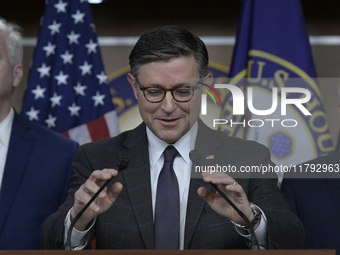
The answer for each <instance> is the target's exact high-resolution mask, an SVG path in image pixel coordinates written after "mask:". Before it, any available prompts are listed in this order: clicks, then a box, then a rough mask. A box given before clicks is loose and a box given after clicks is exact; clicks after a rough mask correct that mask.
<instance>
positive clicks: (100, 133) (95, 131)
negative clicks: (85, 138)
mask: <svg viewBox="0 0 340 255" xmlns="http://www.w3.org/2000/svg"><path fill="white" fill-rule="evenodd" d="M87 128H88V130H89V132H90V136H91V139H92V141H97V140H99V139H103V138H107V137H110V132H109V129H108V128H107V124H106V120H105V118H104V116H101V117H99V118H98V119H95V120H93V121H91V122H89V123H87Z"/></svg>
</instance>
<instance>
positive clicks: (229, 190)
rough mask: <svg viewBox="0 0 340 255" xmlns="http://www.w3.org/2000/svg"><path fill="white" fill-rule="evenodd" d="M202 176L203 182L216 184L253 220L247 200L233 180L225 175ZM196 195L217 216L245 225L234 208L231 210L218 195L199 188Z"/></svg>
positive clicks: (208, 174) (209, 174)
mask: <svg viewBox="0 0 340 255" xmlns="http://www.w3.org/2000/svg"><path fill="white" fill-rule="evenodd" d="M202 176H203V180H204V181H205V182H207V183H209V182H211V183H213V184H216V185H217V186H218V188H219V189H220V190H221V191H222V192H223V193H224V194H225V195H226V196H227V197H228V198H229V199H230V200H231V201H232V202H233V203H234V204H235V205H236V206H237V207H238V208H239V209H240V210H241V211H242V212H243V213H244V214H245V216H246V217H247V218H248V219H249V220H252V219H253V217H254V214H253V211H252V210H251V207H250V203H249V201H248V198H247V196H246V194H245V192H244V190H243V188H242V186H241V185H239V184H238V183H237V182H236V181H235V180H234V179H233V178H231V177H230V176H229V175H227V174H225V173H203V174H202ZM197 193H198V195H199V196H200V197H202V198H203V199H204V200H205V201H206V202H207V203H208V205H210V207H211V208H212V209H213V210H214V211H216V212H217V213H218V214H220V215H222V216H225V217H227V218H229V219H230V220H232V221H234V222H236V223H239V224H245V222H244V220H243V219H242V218H241V217H240V216H239V215H238V213H237V212H236V211H235V210H234V208H232V207H231V206H230V205H229V203H228V202H227V201H225V199H224V198H223V197H222V196H221V195H220V194H219V193H217V192H216V194H215V193H212V192H210V190H208V189H207V188H204V187H200V188H199V189H198V191H197Z"/></svg>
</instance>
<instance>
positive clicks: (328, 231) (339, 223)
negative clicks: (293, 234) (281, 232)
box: [281, 152, 340, 254]
mask: <svg viewBox="0 0 340 255" xmlns="http://www.w3.org/2000/svg"><path fill="white" fill-rule="evenodd" d="M301 166H302V168H301V169H302V172H305V171H306V168H307V167H309V168H311V167H313V168H314V167H315V166H316V167H318V166H323V167H327V168H328V169H333V170H334V171H332V172H331V170H330V171H328V173H327V172H325V173H323V174H322V175H323V176H325V175H328V178H322V179H320V178H313V176H314V177H315V176H316V173H310V175H309V177H310V178H308V179H307V178H294V175H292V176H290V177H289V176H288V177H285V178H284V179H283V181H282V185H281V190H282V192H283V194H284V196H285V198H286V200H287V202H288V203H289V205H290V207H291V209H292V211H293V212H294V213H295V214H296V215H297V216H298V217H299V218H300V219H301V221H302V223H303V225H304V227H305V231H306V243H305V244H306V245H305V248H306V249H336V251H337V254H340V242H339V240H340V233H339V228H340V197H339V193H340V179H339V169H340V153H339V152H336V153H333V154H331V155H328V156H324V157H319V158H316V159H313V160H311V161H308V162H305V163H303V164H301ZM335 171H336V172H335ZM332 173H333V174H332ZM332 177H333V178H332Z"/></svg>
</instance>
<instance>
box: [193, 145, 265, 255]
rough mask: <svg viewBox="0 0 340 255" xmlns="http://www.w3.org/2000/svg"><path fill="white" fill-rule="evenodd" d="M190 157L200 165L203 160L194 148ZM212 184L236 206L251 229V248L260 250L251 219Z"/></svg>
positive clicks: (236, 209) (219, 191)
mask: <svg viewBox="0 0 340 255" xmlns="http://www.w3.org/2000/svg"><path fill="white" fill-rule="evenodd" d="M189 157H190V160H191V161H192V162H193V163H194V164H195V165H200V162H201V155H200V153H199V152H198V151H196V150H192V151H191V152H190V153H189ZM210 185H211V186H212V187H213V188H214V189H215V190H216V191H217V192H218V193H219V194H220V195H221V196H222V197H223V198H224V200H225V201H227V203H229V204H230V206H231V207H232V208H234V210H235V211H236V212H237V213H238V215H240V217H241V218H242V219H243V220H244V221H245V223H246V224H247V226H248V228H249V231H250V235H251V249H252V250H259V249H260V246H259V242H258V240H257V238H256V235H255V232H254V227H253V225H252V224H251V223H250V221H249V219H248V218H247V216H245V214H244V213H243V212H242V211H241V210H240V209H238V207H237V206H236V205H235V204H234V203H233V202H232V201H231V200H230V199H229V198H228V197H227V196H226V195H225V194H224V193H223V192H222V190H220V189H219V188H218V187H217V185H216V184H214V183H211V182H210Z"/></svg>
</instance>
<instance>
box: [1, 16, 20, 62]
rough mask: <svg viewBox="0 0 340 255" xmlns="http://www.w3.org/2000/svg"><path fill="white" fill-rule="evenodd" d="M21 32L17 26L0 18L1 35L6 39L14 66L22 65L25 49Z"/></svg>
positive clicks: (10, 59)
mask: <svg viewBox="0 0 340 255" xmlns="http://www.w3.org/2000/svg"><path fill="white" fill-rule="evenodd" d="M20 30H21V29H20V27H19V26H17V25H16V24H14V23H10V22H7V21H6V20H4V19H3V18H1V17H0V33H1V34H2V35H3V36H4V37H5V40H6V43H7V50H8V57H9V62H10V64H11V65H12V66H14V65H17V64H21V63H22V58H23V48H22V36H21V32H20Z"/></svg>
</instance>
